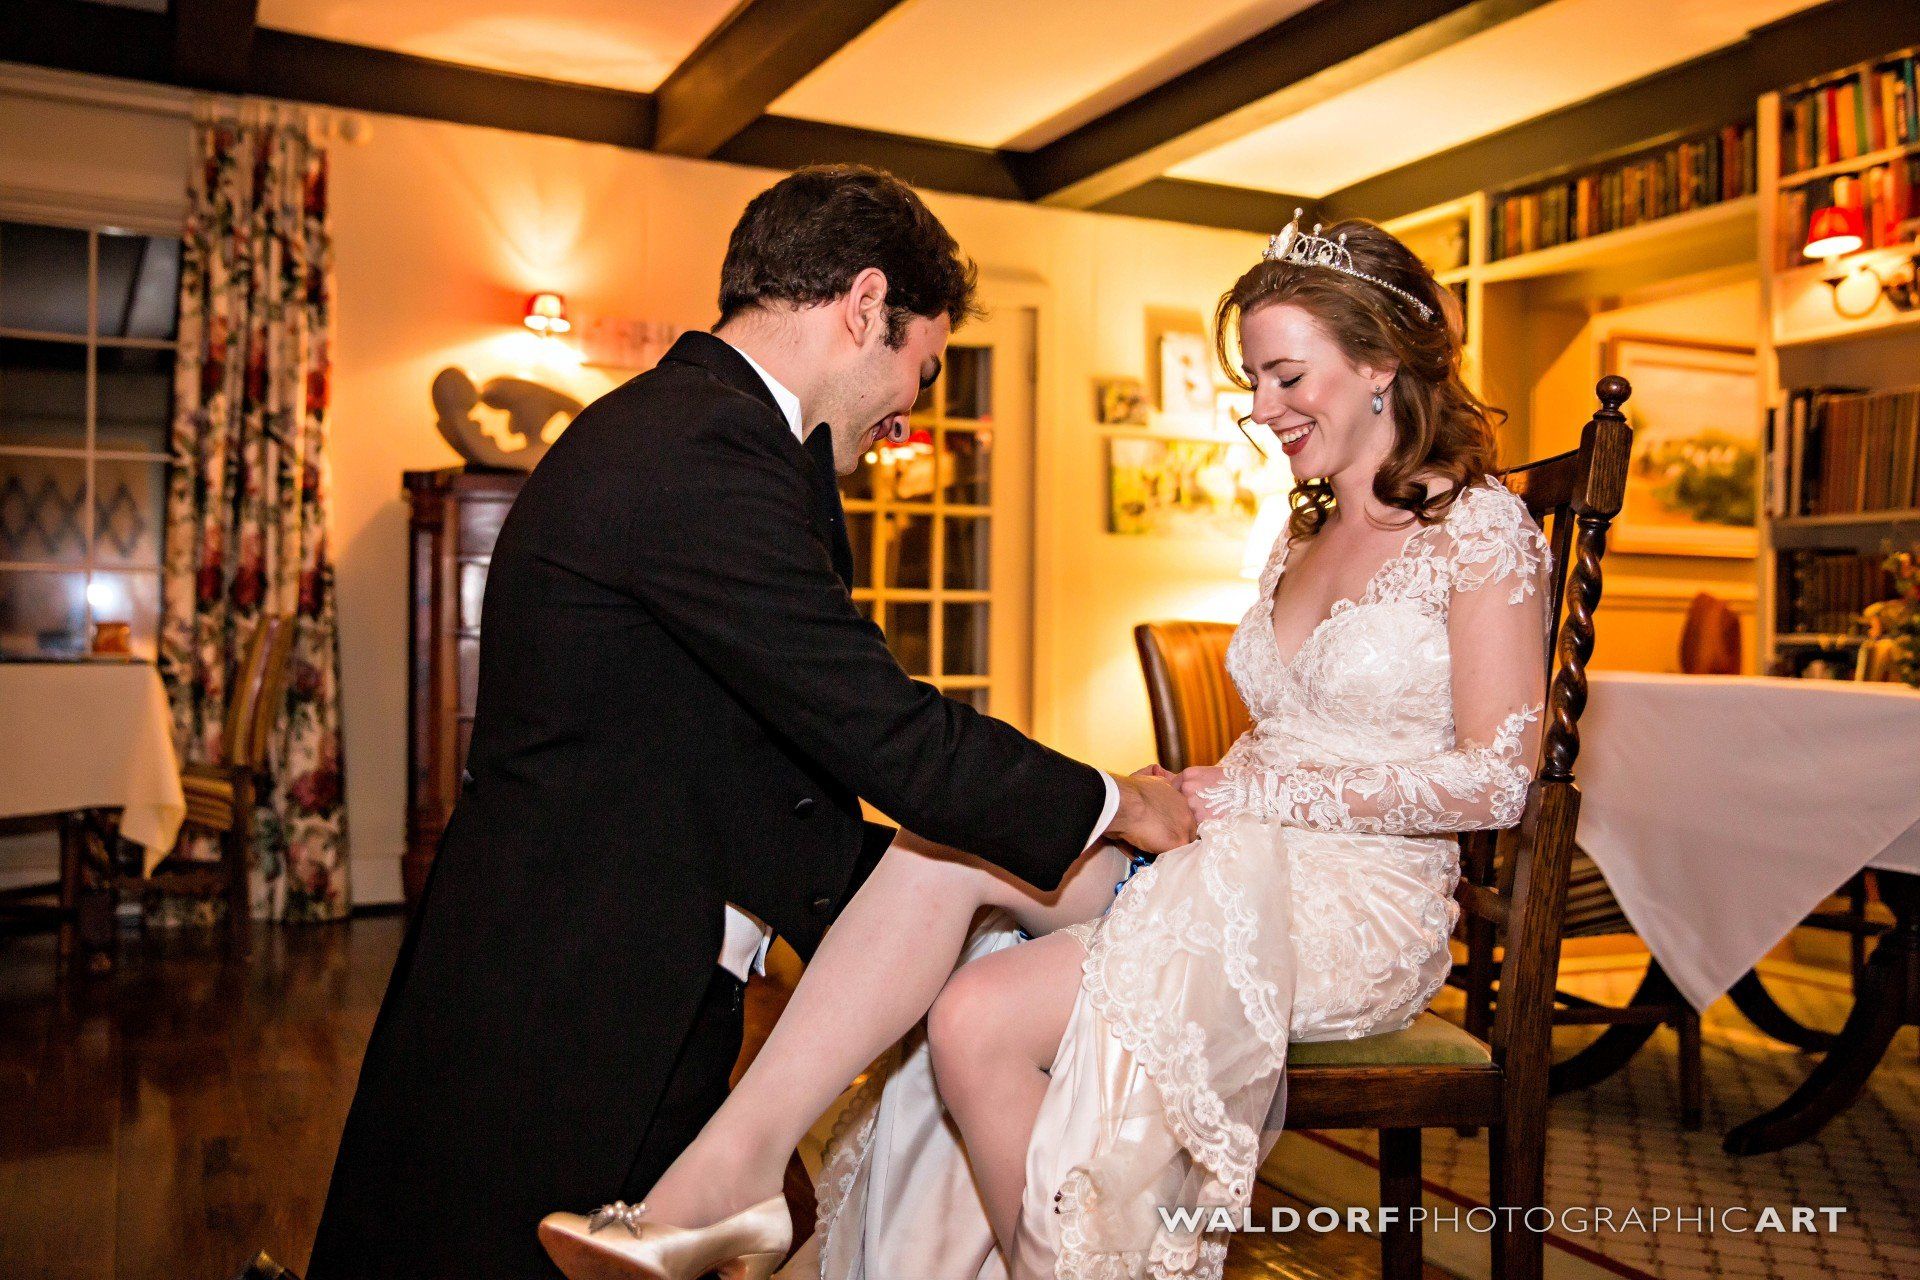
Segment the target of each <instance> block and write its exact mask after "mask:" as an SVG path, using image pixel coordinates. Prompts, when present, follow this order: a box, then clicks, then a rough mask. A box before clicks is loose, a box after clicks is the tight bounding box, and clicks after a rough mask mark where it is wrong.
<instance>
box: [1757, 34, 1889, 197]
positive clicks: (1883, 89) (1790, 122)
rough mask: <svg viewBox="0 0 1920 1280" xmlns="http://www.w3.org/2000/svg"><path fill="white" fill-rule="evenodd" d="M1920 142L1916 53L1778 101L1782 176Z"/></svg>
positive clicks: (1858, 70) (1847, 73) (1861, 69)
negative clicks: (1915, 75) (1915, 71)
mask: <svg viewBox="0 0 1920 1280" xmlns="http://www.w3.org/2000/svg"><path fill="white" fill-rule="evenodd" d="M1913 142H1920V94H1917V93H1916V92H1915V80H1914V53H1913V52H1911V51H1909V52H1906V53H1902V54H1897V55H1895V56H1893V57H1891V58H1887V59H1885V60H1883V61H1881V62H1878V63H1876V64H1874V65H1872V66H1869V67H1861V68H1857V69H1855V70H1852V71H1848V72H1845V73H1844V74H1842V75H1840V76H1837V77H1835V78H1834V79H1832V80H1829V81H1827V82H1825V83H1823V84H1818V85H1815V86H1813V87H1812V88H1809V89H1804V90H1801V91H1800V92H1798V93H1793V94H1788V95H1787V96H1785V97H1784V98H1783V99H1782V100H1781V103H1780V166H1781V169H1782V170H1783V175H1782V176H1791V175H1792V174H1794V173H1797V172H1799V171H1800V170H1802V169H1813V168H1818V167H1819V166H1821V165H1828V164H1838V163H1840V162H1842V161H1845V160H1853V159H1856V158H1858V157H1860V156H1863V155H1867V154H1869V153H1871V152H1875V151H1885V150H1887V149H1888V148H1889V147H1901V146H1906V145H1908V144H1909V143H1913Z"/></svg>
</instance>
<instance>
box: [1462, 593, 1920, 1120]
mask: <svg viewBox="0 0 1920 1280" xmlns="http://www.w3.org/2000/svg"><path fill="white" fill-rule="evenodd" d="M1743 644H1744V642H1743V639H1742V636H1741V628H1740V619H1739V616H1738V615H1737V614H1735V613H1734V612H1733V611H1732V610H1731V609H1729V608H1728V607H1727V606H1726V604H1725V602H1723V601H1721V600H1720V599H1719V598H1718V597H1716V596H1714V595H1712V594H1711V593H1709V592H1705V591H1703V592H1701V593H1700V594H1698V595H1697V596H1695V597H1694V599H1693V602H1692V604H1691V605H1690V606H1689V607H1688V609H1687V620H1686V624H1685V626H1684V627H1683V628H1682V631H1681V636H1680V670H1681V671H1682V672H1684V673H1685V674H1687V675H1738V674H1739V673H1740V669H1741V666H1742V663H1741V651H1742V648H1743ZM1862 665H1863V668H1864V666H1865V665H1866V664H1864V663H1863V664H1862ZM1834 899H1835V900H1837V902H1830V903H1829V904H1823V906H1822V907H1821V909H1820V910H1818V911H1815V912H1813V913H1812V914H1811V915H1809V916H1808V917H1807V918H1806V919H1805V920H1804V921H1802V922H1801V924H1802V926H1803V927H1805V928H1810V929H1822V930H1828V931H1831V932H1835V933H1843V934H1846V935H1848V956H1849V960H1850V967H1851V971H1852V974H1853V979H1854V981H1855V982H1858V981H1859V979H1860V974H1861V971H1862V970H1863V969H1864V968H1865V967H1866V947H1867V939H1868V938H1871V937H1874V936H1875V935H1877V934H1879V933H1881V932H1883V931H1884V930H1885V928H1886V926H1885V925H1884V924H1881V923H1880V922H1878V921H1874V920H1870V919H1868V917H1867V899H1868V890H1867V873H1866V872H1859V873H1857V874H1855V875H1854V876H1853V877H1851V878H1850V879H1849V880H1848V881H1847V883H1846V884H1844V885H1842V886H1841V887H1840V888H1839V889H1838V890H1837V891H1836V892H1835V894H1834ZM1633 932H1634V929H1633V925H1632V924H1631V923H1630V922H1629V921H1628V920H1627V917H1626V913H1625V912H1624V911H1622V910H1621V908H1620V904H1619V902H1618V901H1616V900H1615V899H1614V896H1613V891H1612V890H1611V889H1609V888H1608V887H1607V882H1606V880H1605V878H1604V877H1603V876H1602V875H1601V874H1600V868H1599V867H1597V866H1595V865H1594V863H1593V860H1592V859H1591V858H1589V857H1587V855H1586V854H1585V853H1584V852H1581V851H1580V850H1578V849H1576V850H1575V852H1574V862H1573V871H1572V874H1571V877H1570V879H1569V883H1568V888H1567V920H1566V930H1565V936H1567V937H1569V938H1589V937H1609V936H1631V935H1632V934H1633ZM1483 972H1484V969H1483V968H1476V967H1475V966H1474V965H1473V964H1472V963H1471V962H1470V963H1469V964H1468V966H1466V973H1467V976H1468V980H1469V981H1470V980H1471V978H1472V977H1473V976H1477V975H1479V974H1481V973H1483ZM1728 995H1729V996H1730V997H1731V998H1732V1000H1733V1002H1734V1004H1735V1006H1736V1007H1737V1008H1739V1010H1740V1011H1741V1013H1742V1014H1743V1015H1744V1016H1745V1017H1746V1018H1747V1019H1748V1021H1750V1022H1752V1023H1753V1024H1754V1025H1755V1026H1756V1027H1758V1028H1759V1029H1760V1030H1762V1031H1764V1032H1766V1033H1767V1034H1768V1035H1770V1036H1772V1037H1773V1038H1774V1039H1777V1040H1780V1041H1782V1042H1783V1043H1786V1044H1791V1045H1794V1046H1795V1047H1797V1048H1800V1049H1805V1050H1807V1051H1809V1052H1815V1053H1823V1052H1825V1051H1826V1049H1827V1048H1828V1047H1829V1046H1830V1045H1831V1043H1832V1040H1833V1037H1832V1035H1831V1033H1829V1032H1826V1031H1821V1030H1818V1029H1816V1028H1813V1027H1809V1026H1806V1025H1804V1024H1803V1023H1801V1022H1800V1021H1799V1020H1797V1019H1796V1018H1794V1017H1793V1016H1792V1015H1791V1014H1789V1013H1787V1012H1786V1011H1785V1010H1784V1009H1782V1008H1781V1007H1780V1006H1779V1004H1778V1003H1776V1002H1775V1001H1774V999H1773V996H1772V995H1771V994H1770V993H1769V992H1768V991H1767V989H1766V987H1765V986H1764V985H1763V984H1762V982H1761V980H1760V978H1759V976H1758V975H1757V974H1755V973H1751V972H1750V973H1747V974H1744V975H1743V976H1742V977H1741V978H1740V980H1739V981H1738V982H1736V983H1735V984H1734V986H1733V988H1732V989H1731V990H1730V991H1729V992H1728ZM1492 998H1493V997H1492V992H1491V991H1490V990H1489V989H1488V987H1487V986H1486V984H1485V983H1484V982H1480V983H1477V984H1474V985H1470V986H1469V989H1468V1017H1467V1025H1468V1027H1469V1028H1470V1029H1472V1028H1476V1027H1478V1026H1482V1025H1484V1024H1485V1020H1486V1018H1487V1016H1488V1006H1489V1003H1490V1001H1491V999H1492ZM1559 1000H1560V1003H1561V1006H1562V1007H1561V1008H1560V1009H1558V1010H1556V1011H1555V1013H1554V1022H1555V1024H1556V1025H1588V1026H1592V1025H1599V1026H1604V1027H1605V1028H1606V1030H1604V1031H1602V1032H1601V1033H1600V1035H1599V1036H1598V1037H1596V1038H1595V1039H1594V1040H1593V1041H1592V1042H1591V1043H1589V1044H1588V1045H1587V1046H1586V1047H1584V1048H1583V1049H1581V1050H1580V1051H1579V1052H1577V1053H1575V1054H1573V1055H1572V1056H1571V1057H1569V1058H1567V1059H1566V1060H1564V1061H1562V1062H1556V1063H1555V1064H1554V1066H1553V1071H1552V1074H1551V1088H1552V1091H1553V1092H1554V1093H1555V1094H1560V1093H1565V1092H1567V1091H1568V1090H1572V1089H1585V1088H1590V1087H1591V1086H1593V1085H1595V1084H1598V1083H1599V1082H1600V1081H1602V1080H1605V1079H1606V1078H1607V1077H1608V1076H1611V1075H1612V1074H1613V1073H1614V1072H1616V1071H1618V1070H1620V1069H1621V1068H1622V1067H1624V1066H1626V1064H1627V1063H1628V1061H1629V1060H1631V1059H1632V1057H1633V1055H1634V1054H1635V1053H1637V1052H1638V1051H1639V1050H1640V1048H1641V1047H1642V1046H1643V1045H1645V1044H1646V1042H1647V1040H1648V1039H1649V1038H1650V1037H1651V1036H1652V1035H1653V1033H1654V1032H1655V1031H1656V1030H1657V1029H1659V1028H1660V1027H1661V1026H1669V1027H1672V1028H1673V1029H1674V1032H1675V1034H1676V1035H1677V1037H1678V1040H1679V1052H1678V1067H1679V1077H1680V1079H1679V1084H1680V1123H1681V1127H1683V1128H1685V1129H1687V1130H1690V1131H1691V1130H1696V1129H1698V1128H1699V1127H1700V1125H1701V1121H1702V1115H1703V1111H1704V1098H1703V1093H1704V1088H1703V1075H1704V1071H1703V1068H1702V1065H1701V1046H1700V1015H1699V1014H1698V1013H1697V1012H1696V1011H1695V1010H1694V1008H1693V1006H1692V1005H1691V1004H1689V1003H1688V1002H1687V999H1686V997H1684V996H1682V995H1681V994H1680V992H1679V989H1678V988H1676V987H1675V986H1674V985H1673V981H1672V980H1671V979H1670V978H1669V977H1668V976H1667V974H1666V971H1665V970H1663V969H1662V968H1661V967H1660V963H1659V961H1657V960H1650V961H1649V962H1648V964H1647V971H1646V973H1645V974H1644V975H1643V976H1642V978H1641V980H1640V985H1639V987H1638V988H1637V989H1636V990H1635V991H1634V993H1633V995H1632V996H1631V997H1629V998H1628V1000H1627V1002H1626V1003H1625V1004H1623V1005H1618V1006H1615V1005H1605V1004H1600V1003H1598V1002H1596V1001H1592V1000H1588V999H1585V998H1583V997H1580V996H1576V995H1572V994H1570V993H1568V992H1564V991H1563V992H1561V993H1560V994H1559Z"/></svg>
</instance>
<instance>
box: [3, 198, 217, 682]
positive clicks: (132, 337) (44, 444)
mask: <svg viewBox="0 0 1920 1280" xmlns="http://www.w3.org/2000/svg"><path fill="white" fill-rule="evenodd" d="M179 289H180V242H179V239H178V237H177V236H172V235H141V234H138V233H134V232H127V231H121V230H117V229H112V230H110V229H105V228H90V227H71V226H45V225H40V224H36V223H32V222H27V221H12V220H0V656H4V657H77V656H80V655H82V654H84V653H86V652H87V651H88V650H89V649H90V648H92V647H93V645H94V643H95V640H96V637H97V636H98V634H99V632H100V629H101V628H102V627H103V626H111V625H113V624H119V625H122V626H124V627H126V628H127V630H128V631H129V632H130V641H131V649H132V651H133V653H135V654H136V655H138V656H141V657H146V658H151V657H153V655H154V649H155V644H156V637H157V632H158V629H159V618H160V552H161V543H162V535H163V533H164V531H165V523H166V517H165V500H166V491H167V449H168V433H169V422H170V419H171V415H172V408H173V370H174V353H175V312H176V310H177V302H178V294H179Z"/></svg>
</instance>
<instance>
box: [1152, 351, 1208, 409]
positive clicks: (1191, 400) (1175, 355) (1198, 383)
mask: <svg viewBox="0 0 1920 1280" xmlns="http://www.w3.org/2000/svg"><path fill="white" fill-rule="evenodd" d="M1212 370H1213V348H1212V347H1210V346H1209V345H1208V344H1207V335H1206V334H1204V333H1186V332H1180V331H1175V332H1170V333H1163V334H1161V335H1160V412H1161V413H1163V414H1165V415H1166V416H1167V417H1169V418H1174V419H1177V420H1181V421H1185V422H1191V423H1200V422H1212V421H1213V414H1214V403H1213V371H1212Z"/></svg>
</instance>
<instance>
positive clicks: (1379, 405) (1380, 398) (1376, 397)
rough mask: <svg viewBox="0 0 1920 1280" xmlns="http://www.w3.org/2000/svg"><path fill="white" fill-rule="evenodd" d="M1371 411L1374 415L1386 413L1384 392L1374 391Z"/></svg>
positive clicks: (1385, 395) (1385, 394)
mask: <svg viewBox="0 0 1920 1280" xmlns="http://www.w3.org/2000/svg"><path fill="white" fill-rule="evenodd" d="M1373 411H1374V412H1375V413H1385V412H1386V411H1387V393H1386V392H1385V391H1376V392H1374V393H1373Z"/></svg>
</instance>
